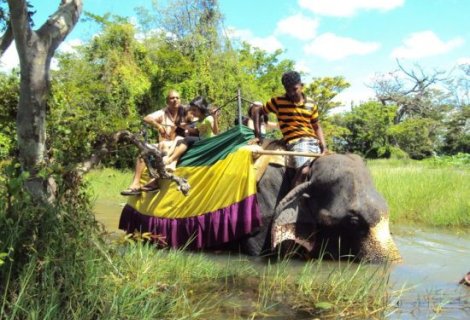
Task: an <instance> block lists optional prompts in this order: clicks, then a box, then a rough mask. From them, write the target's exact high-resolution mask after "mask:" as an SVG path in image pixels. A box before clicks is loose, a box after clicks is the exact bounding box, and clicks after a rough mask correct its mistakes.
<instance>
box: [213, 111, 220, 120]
mask: <svg viewBox="0 0 470 320" xmlns="http://www.w3.org/2000/svg"><path fill="white" fill-rule="evenodd" d="M211 115H212V116H213V117H214V119H217V118H218V117H219V116H220V109H215V110H213V111H212V112H211Z"/></svg>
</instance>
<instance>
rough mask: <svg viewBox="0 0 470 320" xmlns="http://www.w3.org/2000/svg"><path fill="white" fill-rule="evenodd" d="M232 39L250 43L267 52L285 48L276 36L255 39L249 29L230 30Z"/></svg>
mask: <svg viewBox="0 0 470 320" xmlns="http://www.w3.org/2000/svg"><path fill="white" fill-rule="evenodd" d="M227 33H228V36H229V37H230V38H234V39H238V40H242V41H245V42H248V43H249V44H250V45H251V46H253V47H256V48H259V49H262V50H265V51H267V52H274V51H276V50H277V49H282V48H283V46H282V44H281V42H279V40H277V38H276V37H275V36H272V35H271V36H268V37H265V38H261V37H255V36H254V35H253V33H252V32H251V30H248V29H235V28H229V29H228V30H227Z"/></svg>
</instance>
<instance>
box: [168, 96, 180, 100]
mask: <svg viewBox="0 0 470 320" xmlns="http://www.w3.org/2000/svg"><path fill="white" fill-rule="evenodd" d="M179 98H180V97H168V99H170V100H174V99H179Z"/></svg>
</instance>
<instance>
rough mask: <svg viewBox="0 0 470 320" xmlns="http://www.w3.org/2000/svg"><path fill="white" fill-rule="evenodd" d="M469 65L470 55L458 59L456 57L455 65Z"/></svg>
mask: <svg viewBox="0 0 470 320" xmlns="http://www.w3.org/2000/svg"><path fill="white" fill-rule="evenodd" d="M467 64H468V65H470V57H463V58H460V59H457V65H459V66H461V65H467Z"/></svg>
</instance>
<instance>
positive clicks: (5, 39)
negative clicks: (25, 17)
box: [0, 22, 13, 57]
mask: <svg viewBox="0 0 470 320" xmlns="http://www.w3.org/2000/svg"><path fill="white" fill-rule="evenodd" d="M12 42H13V30H12V29H11V23H10V22H8V27H7V29H6V30H5V33H4V34H3V36H2V37H1V38H0V57H1V56H3V54H4V53H5V51H7V49H8V47H10V45H11V43H12Z"/></svg>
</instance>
